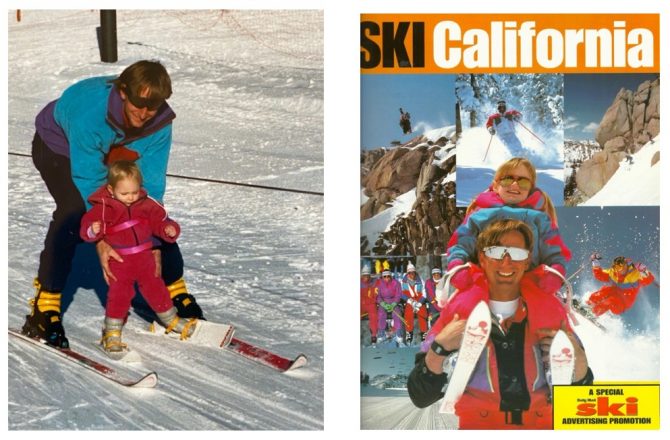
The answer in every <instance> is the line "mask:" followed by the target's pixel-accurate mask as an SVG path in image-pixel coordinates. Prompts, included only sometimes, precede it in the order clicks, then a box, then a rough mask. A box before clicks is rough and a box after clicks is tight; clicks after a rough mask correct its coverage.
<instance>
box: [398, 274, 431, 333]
mask: <svg viewBox="0 0 670 440" xmlns="http://www.w3.org/2000/svg"><path fill="white" fill-rule="evenodd" d="M401 303H403V304H404V306H403V308H404V317H405V343H406V344H407V345H410V344H411V343H412V340H413V339H414V317H415V316H416V318H417V320H418V321H419V331H420V332H421V340H422V341H423V340H424V338H425V335H426V332H427V331H428V323H427V318H428V312H427V310H426V307H425V303H426V296H425V295H424V293H423V282H422V281H421V277H420V276H419V275H418V274H417V273H416V267H414V265H413V264H412V263H409V264H408V265H407V273H406V274H405V276H404V277H403V279H402V301H401Z"/></svg>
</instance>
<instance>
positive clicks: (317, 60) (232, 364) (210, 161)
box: [7, 10, 324, 430]
mask: <svg viewBox="0 0 670 440" xmlns="http://www.w3.org/2000/svg"><path fill="white" fill-rule="evenodd" d="M8 21H9V44H8V47H9V72H8V75H9V99H8V101H9V103H8V107H9V121H8V129H9V144H8V149H9V152H10V156H9V164H8V177H9V184H8V228H9V231H8V232H9V234H8V236H9V240H8V243H7V247H8V257H9V258H8V260H9V262H8V265H9V267H8V275H9V279H8V287H9V291H8V324H9V326H10V327H20V326H21V325H22V323H23V321H24V316H25V315H26V314H27V313H28V311H29V307H28V304H27V299H28V298H30V297H32V295H33V288H32V281H33V278H34V277H35V275H36V273H37V263H38V257H39V252H40V251H41V248H42V241H43V240H44V236H45V233H46V228H47V226H48V222H49V220H50V216H51V211H52V209H53V207H54V204H53V201H52V199H51V197H50V196H49V193H48V192H47V189H46V187H45V185H44V183H43V182H42V180H41V178H40V176H39V174H38V172H37V170H35V168H34V166H33V164H32V161H31V159H30V158H28V157H24V156H21V155H26V154H30V151H31V150H30V148H31V140H32V136H33V133H34V118H35V115H36V114H37V112H38V111H39V110H40V109H41V108H42V107H43V106H44V105H45V104H47V103H48V102H49V101H51V100H53V99H56V98H58V96H59V95H60V93H61V92H62V91H63V90H64V89H65V88H66V87H67V86H69V85H70V84H73V83H74V82H76V81H78V80H80V79H83V78H86V77H90V76H97V75H113V74H118V73H120V72H121V70H122V69H123V68H125V67H126V66H127V65H129V64H131V63H132V62H134V61H137V60H140V59H158V60H160V61H161V62H162V63H163V64H164V65H165V66H166V68H167V69H168V71H169V72H170V74H171V77H172V81H173V91H174V94H173V96H172V97H171V98H170V101H169V102H170V105H171V106H172V107H173V108H174V110H175V112H176V114H177V119H176V120H175V123H174V130H173V145H172V151H171V156H170V163H169V170H168V172H169V173H170V174H177V175H182V176H187V177H188V176H192V177H200V178H208V179H219V180H227V181H235V182H243V183H253V184H261V185H266V186H273V187H279V188H289V189H298V190H306V191H312V192H317V193H318V192H323V67H322V66H323V54H322V46H323V33H322V29H323V15H322V13H321V12H319V11H159V10H156V11H118V13H117V22H118V40H119V43H118V47H119V61H118V62H117V63H115V64H105V63H101V62H100V61H99V60H100V58H99V53H98V48H97V42H96V36H95V29H96V27H97V26H98V25H99V13H98V11H94V10H81V11H72V10H63V11H36V10H26V11H23V14H22V20H21V22H17V21H16V19H15V14H14V11H10V12H8ZM308 49H309V50H308ZM165 204H166V208H167V209H168V211H169V212H170V215H171V217H173V218H174V219H175V220H177V221H178V222H180V224H181V226H182V236H181V237H180V240H179V243H180V247H181V249H182V253H183V255H184V260H185V279H186V282H187V285H188V286H189V290H190V291H191V292H192V293H193V294H194V295H195V296H196V298H197V299H198V303H199V304H200V305H201V306H202V308H203V309H204V311H205V315H206V317H207V318H208V319H209V320H210V321H213V322H226V323H232V324H234V325H235V326H236V327H237V333H236V336H237V337H239V338H240V339H243V340H246V341H248V342H251V343H254V344H257V345H260V346H263V347H265V348H267V349H270V350H272V351H275V352H277V353H278V354H281V355H284V356H287V357H293V356H295V355H297V354H298V353H301V352H302V353H305V354H306V355H307V357H308V358H309V363H308V365H307V366H306V367H305V368H303V369H301V370H296V371H295V372H289V373H287V374H279V373H276V372H274V371H272V370H270V369H269V368H267V367H265V366H262V365H256V364H254V363H251V362H250V361H247V360H246V359H244V358H242V357H239V356H237V355H235V354H233V353H230V352H226V351H223V350H214V349H209V348H202V347H186V346H184V345H183V344H182V343H180V342H178V341H173V340H166V339H164V338H158V337H156V336H152V335H148V334H146V333H145V331H144V329H145V328H146V327H147V323H146V321H144V320H143V319H142V318H140V316H139V315H138V314H137V313H132V314H131V316H130V318H129V320H128V324H127V326H126V329H125V331H124V339H125V341H126V342H127V343H128V344H129V346H130V347H131V348H133V349H135V350H136V351H138V352H139V353H140V354H141V356H142V359H143V361H142V363H141V364H140V365H137V366H127V367H126V366H123V365H121V366H117V365H115V367H116V368H117V369H120V370H123V371H127V372H128V373H129V374H130V373H132V372H148V371H156V372H158V377H159V384H158V386H157V388H155V389H147V390H128V389H124V388H122V387H120V386H118V385H116V384H114V383H112V382H107V381H105V380H104V379H101V378H99V377H98V376H97V375H95V374H93V373H91V372H89V371H86V370H84V369H82V368H80V367H78V366H76V365H73V364H70V363H66V362H62V361H60V360H58V358H57V357H55V356H52V355H50V354H48V353H46V352H44V351H43V350H39V349H37V348H33V347H30V346H27V345H26V344H23V343H21V342H18V341H17V340H15V339H9V344H8V369H9V372H8V427H9V429H10V430H164V429H168V430H226V429H234V430H237V429H241V430H273V429H282V430H319V429H323V269H324V268H323V232H324V228H323V197H322V196H320V195H318V194H317V195H313V194H299V193H291V192H284V191H272V190H267V189H258V188H245V187H239V186H231V185H222V184H217V183H209V182H197V181H194V180H189V179H183V178H168V181H167V192H166V195H165ZM105 295H106V289H105V285H104V281H103V280H102V278H101V275H100V269H99V267H98V264H97V262H96V256H95V254H94V250H93V249H92V247H91V246H88V245H82V246H80V247H79V248H78V252H77V257H76V261H75V268H74V270H73V272H72V274H71V276H70V279H69V281H68V286H67V288H66V289H65V291H64V292H63V311H64V315H63V322H64V325H65V328H66V331H67V336H68V337H69V338H70V342H71V346H72V348H74V349H76V350H79V351H81V352H82V353H84V354H86V355H88V356H90V357H93V358H95V359H98V360H103V359H102V357H103V355H102V354H100V353H98V352H97V349H96V348H95V347H93V343H94V342H95V341H96V340H97V339H98V338H99V334H100V327H101V322H102V318H103V314H104V306H103V304H104V299H105Z"/></svg>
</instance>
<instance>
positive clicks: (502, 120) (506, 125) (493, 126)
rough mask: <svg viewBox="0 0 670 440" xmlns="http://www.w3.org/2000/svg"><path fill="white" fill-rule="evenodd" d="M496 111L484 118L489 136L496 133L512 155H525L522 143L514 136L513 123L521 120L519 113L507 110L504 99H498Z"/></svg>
mask: <svg viewBox="0 0 670 440" xmlns="http://www.w3.org/2000/svg"><path fill="white" fill-rule="evenodd" d="M497 110H498V112H497V113H494V114H492V115H490V116H489V117H488V119H487V120H486V128H487V129H488V131H489V133H491V136H493V135H498V138H499V139H500V140H501V141H502V143H503V144H505V146H506V147H507V149H508V150H509V152H510V153H511V154H512V156H525V153H524V148H523V145H521V141H520V140H519V138H518V137H517V136H516V128H515V126H514V123H515V122H517V121H520V120H521V113H520V112H518V111H517V110H507V103H506V102H505V101H504V100H500V101H498V106H497Z"/></svg>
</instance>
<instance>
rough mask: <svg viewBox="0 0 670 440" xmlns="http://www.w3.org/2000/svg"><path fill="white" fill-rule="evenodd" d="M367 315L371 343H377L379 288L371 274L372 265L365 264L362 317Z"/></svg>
mask: <svg viewBox="0 0 670 440" xmlns="http://www.w3.org/2000/svg"><path fill="white" fill-rule="evenodd" d="M365 315H367V317H368V325H369V327H370V343H372V344H376V343H377V325H378V317H377V289H376V288H375V281H374V280H373V279H372V277H371V276H370V266H368V265H365V266H363V269H362V270H361V319H362V318H363V317H364V316H365Z"/></svg>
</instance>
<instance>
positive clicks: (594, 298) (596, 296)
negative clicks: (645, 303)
mask: <svg viewBox="0 0 670 440" xmlns="http://www.w3.org/2000/svg"><path fill="white" fill-rule="evenodd" d="M601 259H602V257H601V255H600V254H599V253H598V252H594V253H593V254H591V266H592V270H593V276H594V277H595V278H596V279H597V280H598V281H601V282H603V283H607V285H606V286H603V287H602V288H600V290H598V291H596V292H594V293H592V294H591V296H590V297H589V298H588V300H587V301H586V304H588V305H589V306H590V307H591V311H592V312H593V314H594V315H596V316H600V315H602V314H604V313H605V312H607V311H610V312H612V313H614V314H615V315H620V314H622V313H623V312H625V311H626V310H628V309H630V308H631V307H632V306H633V304H634V303H635V298H637V294H638V293H639V291H640V289H641V288H642V287H644V286H648V285H649V284H651V283H652V282H653V281H654V275H652V273H651V272H649V270H648V269H647V266H645V265H644V264H642V263H633V262H632V261H631V260H629V259H628V258H625V257H616V258H615V259H614V261H613V262H612V267H610V268H609V269H603V268H602V266H601V265H600V260H601Z"/></svg>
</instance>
